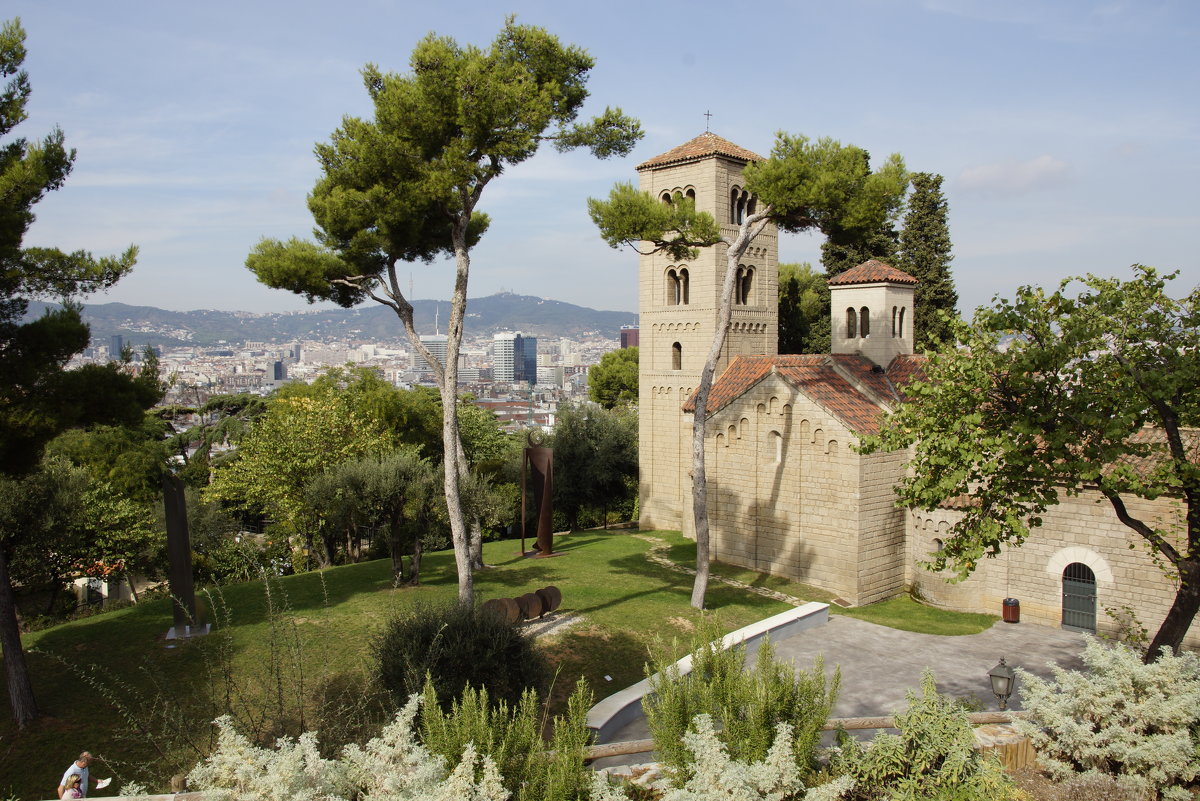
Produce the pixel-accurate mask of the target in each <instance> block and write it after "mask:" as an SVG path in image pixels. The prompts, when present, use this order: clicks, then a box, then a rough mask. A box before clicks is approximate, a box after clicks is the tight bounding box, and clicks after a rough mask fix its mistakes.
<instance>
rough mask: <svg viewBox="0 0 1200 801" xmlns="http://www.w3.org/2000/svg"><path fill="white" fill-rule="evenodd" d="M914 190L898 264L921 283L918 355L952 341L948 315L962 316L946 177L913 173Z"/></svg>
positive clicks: (917, 300) (916, 304) (916, 327)
mask: <svg viewBox="0 0 1200 801" xmlns="http://www.w3.org/2000/svg"><path fill="white" fill-rule="evenodd" d="M912 187H913V191H912V195H911V196H910V197H909V199H908V213H907V214H905V216H904V229H903V230H902V231H901V232H900V247H899V252H898V256H897V258H896V262H895V264H896V266H897V267H899V268H900V269H901V270H904V272H906V273H908V274H909V275H911V276H912V277H913V278H916V279H917V280H918V281H920V283H919V284H917V288H916V294H915V296H914V299H913V331H914V332H915V333H916V335H917V340H916V347H917V349H918V350H921V351H925V350H930V349H933V348H935V347H937V346H938V345H939V344H941V343H943V342H946V341H948V340H949V338H950V336H951V332H950V324H949V323H948V322H947V321H946V320H945V319H943V317H942V315H943V313H945V314H949V315H954V314H955V313H956V307H957V306H958V292H956V291H955V290H954V278H953V277H952V276H951V275H950V261H951V260H952V259H953V258H954V256H952V255H951V254H950V223H949V221H948V219H947V218H948V214H949V206H948V204H947V203H946V196H945V195H943V194H942V176H940V175H934V174H932V173H928V172H917V173H913V175H912Z"/></svg>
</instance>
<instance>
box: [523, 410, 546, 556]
mask: <svg viewBox="0 0 1200 801" xmlns="http://www.w3.org/2000/svg"><path fill="white" fill-rule="evenodd" d="M526 442H527V443H528V445H527V447H526V448H525V458H524V460H523V461H522V463H521V553H525V523H526V516H525V504H526V497H527V495H526V492H525V481H526V475H527V474H528V473H529V472H530V471H531V470H532V472H533V495H534V498H535V499H536V502H537V513H538V515H537V553H536V554H535V556H550V555H552V554H553V553H554V500H553V499H554V449H552V448H546V447H543V446H542V442H543V438H542V433H541V432H540V431H535V430H531V431H529V433H528V434H527V435H526Z"/></svg>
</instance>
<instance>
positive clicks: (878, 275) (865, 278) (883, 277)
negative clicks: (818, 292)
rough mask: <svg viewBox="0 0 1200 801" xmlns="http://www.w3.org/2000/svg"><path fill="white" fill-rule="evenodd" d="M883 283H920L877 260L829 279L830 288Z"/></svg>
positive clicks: (866, 262)
mask: <svg viewBox="0 0 1200 801" xmlns="http://www.w3.org/2000/svg"><path fill="white" fill-rule="evenodd" d="M883 281H891V282H892V283H893V284H917V283H920V282H919V281H917V279H915V278H913V277H912V276H911V275H909V274H908V273H906V272H904V271H903V270H897V269H896V268H895V267H893V266H892V265H890V264H885V263H884V262H881V261H879V259H871V260H870V261H864V262H863V263H862V264H860V265H858V266H857V267H851V268H850V269H849V270H846V272H844V273H842V274H840V275H837V276H834V277H833V278H830V279H829V284H830V286H834V285H845V284H878V283H881V282H883Z"/></svg>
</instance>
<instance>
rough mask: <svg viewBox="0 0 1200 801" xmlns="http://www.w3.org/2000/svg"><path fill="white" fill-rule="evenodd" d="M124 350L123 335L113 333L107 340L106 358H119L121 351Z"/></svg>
mask: <svg viewBox="0 0 1200 801" xmlns="http://www.w3.org/2000/svg"><path fill="white" fill-rule="evenodd" d="M123 350H125V337H123V336H121V335H120V334H113V335H112V337H110V338H109V340H108V358H110V359H119V358H121V352H122V351H123Z"/></svg>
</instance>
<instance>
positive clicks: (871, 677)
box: [612, 615, 1084, 741]
mask: <svg viewBox="0 0 1200 801" xmlns="http://www.w3.org/2000/svg"><path fill="white" fill-rule="evenodd" d="M773 644H774V646H775V654H776V656H777V657H779V658H781V659H787V660H789V661H791V662H793V663H794V664H795V665H796V666H797V667H798V668H803V669H809V668H811V667H812V665H813V660H814V659H815V658H816V657H817V655H822V656H823V657H824V659H825V670H826V672H827V673H830V674H831V673H832V672H833V670H834V669H835V668H836V667H839V666H840V667H841V671H842V685H841V691H840V692H839V693H838V701H837V704H836V705H835V706H834V709H833V716H834V717H841V718H851V717H874V716H879V715H888V714H891V713H893V712H895V711H897V710H901V709H904V708H905V706H906V702H905V693H906V692H907V691H908V690H916V689H918V688H919V687H920V683H921V675H922V673H923V672H924V670H925V668H927V667H928V668H930V669H932V670H933V672H934V676H935V678H936V679H937V686H938V689H939V690H940V691H941V692H944V693H948V694H950V695H955V696H959V697H969V696H972V695H974V696H977V697H978V698H979V699H980V700H981V701H982V702H983V703H984V709H985V710H994V709H996V708H997V706H996V699H995V696H993V695H992V693H991V687H990V685H989V684H988V677H987V672H988V671H989V670H991V668H992V667H994V666H995V665H996V663H997V662H999V661H1000V657H1002V656H1003V657H1005V659H1006V661H1007V662H1008V664H1009V665H1011V666H1013V667H1023V668H1025V669H1026V670H1028V671H1029V672H1031V673H1034V674H1037V675H1039V676H1043V677H1047V678H1049V677H1051V676H1052V670H1051V665H1052V664H1054V665H1060V666H1062V667H1067V668H1079V667H1081V666H1082V664H1083V663H1082V662H1081V661H1080V658H1079V657H1080V654H1082V653H1083V647H1084V637H1083V635H1081V634H1077V633H1075V632H1069V631H1063V630H1062V629H1058V628H1053V627H1049V626H1037V625H1033V624H1031V623H1016V624H1013V623H1004V622H997V623H996V624H995V625H993V626H992V627H991V628H990V629H988V630H986V631H983V632H980V633H979V634H970V635H966V636H960V637H945V636H940V635H936V634H917V633H914V632H911V631H900V630H898V629H893V628H888V627H887V626H880V625H877V624H875V623H867V622H865V621H862V620H856V619H854V618H850V617H845V616H844V615H834V616H832V617H830V619H829V622H828V623H826V624H825V625H824V626H819V627H817V628H814V629H808V630H807V631H803V632H800V633H799V634H797V635H795V636H793V637H789V638H785V639H782V640H779V641H776V642H774V643H773ZM751 658H753V655H751ZM1009 708H1010V709H1020V708H1021V699H1020V684H1019V683H1018V686H1017V691H1016V694H1015V695H1014V697H1013V698H1012V699H1011V700H1010V702H1009ZM649 736H650V735H649V732H648V730H647V729H646V721H645V719H644V718H640V717H639V718H638V719H636V720H634V721H632V722H631V723H629V724H628V725H626V726H625V727H624V728H623V729H621V730H620V731H619V732H617V734H615V735H614V736H613V738H612V739H613V741H620V740H638V739H642V738H645V737H649Z"/></svg>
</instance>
